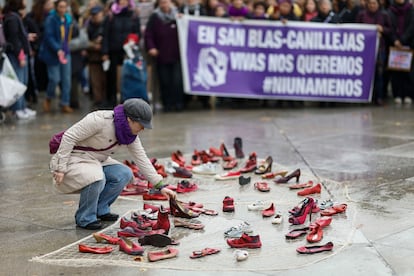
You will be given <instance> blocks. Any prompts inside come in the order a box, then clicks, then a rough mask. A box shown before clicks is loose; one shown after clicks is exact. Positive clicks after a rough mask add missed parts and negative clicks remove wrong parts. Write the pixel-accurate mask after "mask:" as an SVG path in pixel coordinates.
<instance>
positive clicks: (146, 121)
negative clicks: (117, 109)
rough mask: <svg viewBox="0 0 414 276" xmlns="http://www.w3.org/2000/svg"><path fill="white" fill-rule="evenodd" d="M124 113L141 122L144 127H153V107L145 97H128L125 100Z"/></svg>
mask: <svg viewBox="0 0 414 276" xmlns="http://www.w3.org/2000/svg"><path fill="white" fill-rule="evenodd" d="M124 113H125V115H126V116H127V117H128V118H130V119H131V120H133V121H136V122H139V123H140V124H141V125H143V126H144V128H149V129H151V128H152V123H151V120H152V109H151V106H150V105H149V104H148V103H147V102H146V101H144V100H143V99H137V98H133V99H128V100H126V101H125V102H124Z"/></svg>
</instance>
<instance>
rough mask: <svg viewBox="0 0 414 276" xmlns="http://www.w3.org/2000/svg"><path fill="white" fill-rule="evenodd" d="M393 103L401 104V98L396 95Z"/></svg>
mask: <svg viewBox="0 0 414 276" xmlns="http://www.w3.org/2000/svg"><path fill="white" fill-rule="evenodd" d="M394 103H395V104H398V105H399V104H402V100H401V98H400V97H396V98H395V99H394Z"/></svg>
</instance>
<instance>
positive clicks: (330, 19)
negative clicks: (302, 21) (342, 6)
mask: <svg viewBox="0 0 414 276" xmlns="http://www.w3.org/2000/svg"><path fill="white" fill-rule="evenodd" d="M311 22H320V23H339V22H340V18H339V17H338V16H337V15H336V14H335V13H334V12H333V10H332V3H331V1H330V0H319V2H318V15H317V16H315V17H314V18H312V20H311Z"/></svg>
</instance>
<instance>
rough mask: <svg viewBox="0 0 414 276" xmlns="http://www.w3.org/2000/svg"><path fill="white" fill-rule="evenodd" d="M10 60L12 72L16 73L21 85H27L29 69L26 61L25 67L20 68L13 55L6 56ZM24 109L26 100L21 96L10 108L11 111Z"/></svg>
mask: <svg viewBox="0 0 414 276" xmlns="http://www.w3.org/2000/svg"><path fill="white" fill-rule="evenodd" d="M7 57H8V58H9V60H10V63H11V65H12V66H13V69H14V71H15V72H16V76H17V78H18V79H19V81H20V82H21V83H23V84H24V85H27V82H28V78H29V68H28V66H27V64H28V59H26V65H25V66H23V67H20V62H19V60H18V59H17V58H16V57H15V56H14V55H8V56H7ZM25 108H26V100H25V98H24V94H23V96H21V97H20V98H19V99H18V100H17V101H16V102H15V103H14V104H13V105H12V106H11V107H10V109H11V110H12V111H17V110H23V109H25Z"/></svg>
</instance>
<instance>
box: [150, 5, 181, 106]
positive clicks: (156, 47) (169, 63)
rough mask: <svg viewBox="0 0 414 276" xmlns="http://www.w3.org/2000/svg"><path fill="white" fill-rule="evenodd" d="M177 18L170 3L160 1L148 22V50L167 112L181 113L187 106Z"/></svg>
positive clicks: (175, 11)
mask: <svg viewBox="0 0 414 276" xmlns="http://www.w3.org/2000/svg"><path fill="white" fill-rule="evenodd" d="M176 16H177V9H176V8H175V7H174V6H173V4H172V2H171V0H158V8H157V9H155V10H154V12H153V13H152V14H151V16H150V18H149V19H148V23H147V27H146V30H145V47H146V50H147V51H148V54H149V55H150V56H151V57H154V58H155V59H156V65H155V66H156V71H157V73H158V79H159V82H160V92H161V101H162V104H163V108H164V111H165V112H169V111H181V110H182V109H183V105H184V89H183V78H182V73H181V63H180V51H179V48H178V32H177V24H176Z"/></svg>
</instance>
